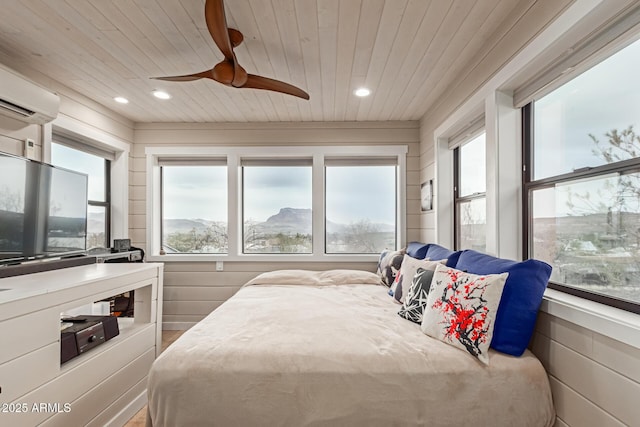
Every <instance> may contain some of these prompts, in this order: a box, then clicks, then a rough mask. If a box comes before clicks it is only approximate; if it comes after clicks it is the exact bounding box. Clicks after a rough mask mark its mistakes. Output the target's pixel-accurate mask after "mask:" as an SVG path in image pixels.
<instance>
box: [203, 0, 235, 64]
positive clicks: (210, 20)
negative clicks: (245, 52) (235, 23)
mask: <svg viewBox="0 0 640 427" xmlns="http://www.w3.org/2000/svg"><path fill="white" fill-rule="evenodd" d="M204 19H205V21H207V28H208V29H209V34H211V37H212V38H213V41H214V42H215V43H216V45H217V46H218V49H220V52H222V54H223V55H224V57H225V58H226V59H227V60H228V61H233V62H235V61H236V56H235V55H234V54H233V46H232V45H231V38H230V37H229V29H228V28H227V18H226V16H225V14H224V2H223V1H222V0H207V2H206V3H205V5H204Z"/></svg>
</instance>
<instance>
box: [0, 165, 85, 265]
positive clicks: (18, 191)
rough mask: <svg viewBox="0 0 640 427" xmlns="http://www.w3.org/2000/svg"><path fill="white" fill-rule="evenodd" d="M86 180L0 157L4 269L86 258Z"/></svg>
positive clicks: (0, 241)
mask: <svg viewBox="0 0 640 427" xmlns="http://www.w3.org/2000/svg"><path fill="white" fill-rule="evenodd" d="M87 186H88V177H87V175H85V174H82V173H78V172H75V171H70V170H67V169H63V168H58V167H55V166H52V165H49V164H46V163H40V162H36V161H33V160H29V159H25V158H23V157H17V156H12V155H10V154H5V153H0V264H14V263H20V262H23V261H28V260H34V259H38V258H48V257H66V256H71V255H77V254H82V253H85V251H86V236H87V191H88V189H87V188H88V187H87Z"/></svg>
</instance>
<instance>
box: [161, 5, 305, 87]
mask: <svg viewBox="0 0 640 427" xmlns="http://www.w3.org/2000/svg"><path fill="white" fill-rule="evenodd" d="M204 17H205V20H206V22H207V28H208V29H209V33H210V34H211V37H212V38H213V41H214V42H215V44H216V45H217V46H218V49H220V51H221V52H222V54H223V55H224V60H222V61H221V62H220V63H218V64H216V66H215V67H213V68H212V69H210V70H206V71H202V72H200V73H195V74H187V75H184V76H169V77H153V78H154V79H157V80H167V81H171V82H187V81H192V80H198V79H212V80H215V81H217V82H219V83H222V84H223V85H226V86H231V87H235V88H250V89H264V90H271V91H275V92H281V93H285V94H288V95H293V96H297V97H299V98H303V99H309V94H308V93H307V92H305V91H303V90H302V89H300V88H297V87H295V86H293V85H290V84H288V83H285V82H281V81H279V80H274V79H270V78H267V77H262V76H257V75H255V74H249V73H247V72H246V70H245V69H244V68H242V66H240V64H238V60H237V59H236V55H235V53H234V52H233V48H235V47H238V45H240V43H242V40H244V36H243V35H242V33H241V32H240V31H238V30H236V29H233V28H229V27H227V18H226V17H225V14H224V2H223V0H207V1H206V3H205V6H204Z"/></svg>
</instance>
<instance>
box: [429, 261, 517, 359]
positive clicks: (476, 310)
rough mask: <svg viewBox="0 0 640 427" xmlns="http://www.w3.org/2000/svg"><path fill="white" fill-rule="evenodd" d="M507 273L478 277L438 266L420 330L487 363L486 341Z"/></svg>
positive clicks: (489, 341)
mask: <svg viewBox="0 0 640 427" xmlns="http://www.w3.org/2000/svg"><path fill="white" fill-rule="evenodd" d="M508 275H509V274H508V273H502V274H489V275H485V276H480V275H477V274H471V273H465V272H463V271H460V270H456V269H455V268H451V267H447V266H444V265H439V266H437V268H436V271H435V273H434V274H433V279H432V281H431V287H430V289H429V295H428V297H427V304H426V307H425V309H424V313H423V317H422V324H421V329H422V332H424V333H425V334H427V335H429V336H431V337H434V338H437V339H439V340H441V341H443V342H445V343H447V344H451V345H453V346H454V347H458V348H461V349H463V350H466V351H468V352H469V353H470V354H472V355H473V356H475V357H477V358H478V359H479V360H480V361H481V362H483V363H485V364H487V365H488V364H489V355H488V354H487V353H488V351H489V344H491V338H492V336H493V326H494V323H495V319H496V313H497V311H498V305H499V304H500V298H501V297H502V290H503V289H504V284H505V282H506V280H507V276H508Z"/></svg>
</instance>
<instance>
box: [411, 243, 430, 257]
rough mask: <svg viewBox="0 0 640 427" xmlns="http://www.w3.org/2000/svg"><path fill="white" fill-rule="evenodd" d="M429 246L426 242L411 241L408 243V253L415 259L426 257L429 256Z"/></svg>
mask: <svg viewBox="0 0 640 427" xmlns="http://www.w3.org/2000/svg"><path fill="white" fill-rule="evenodd" d="M428 247H429V245H428V244H426V243H420V242H411V243H409V244H408V245H407V254H408V255H409V256H410V257H411V258H415V259H425V258H426V256H427V248H428Z"/></svg>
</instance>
